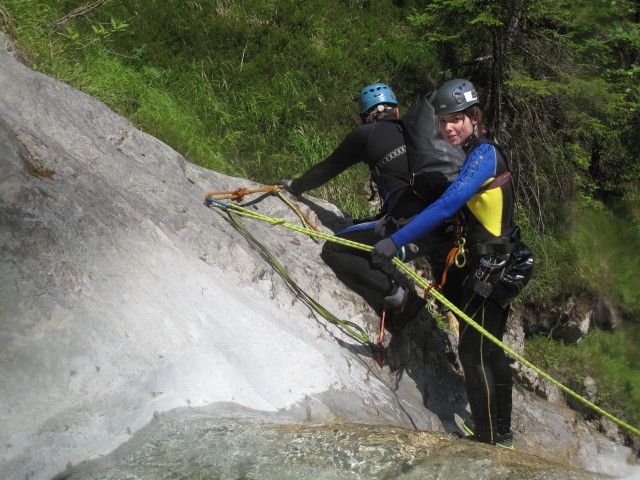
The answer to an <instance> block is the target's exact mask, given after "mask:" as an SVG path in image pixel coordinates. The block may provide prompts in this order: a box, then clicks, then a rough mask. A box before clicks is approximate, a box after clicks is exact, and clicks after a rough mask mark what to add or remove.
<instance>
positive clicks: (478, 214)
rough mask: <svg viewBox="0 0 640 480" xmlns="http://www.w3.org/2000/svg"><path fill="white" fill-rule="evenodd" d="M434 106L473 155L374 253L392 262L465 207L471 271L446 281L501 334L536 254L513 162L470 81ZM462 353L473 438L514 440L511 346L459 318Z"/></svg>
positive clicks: (478, 318) (462, 305)
mask: <svg viewBox="0 0 640 480" xmlns="http://www.w3.org/2000/svg"><path fill="white" fill-rule="evenodd" d="M433 106H434V109H435V112H436V113H437V114H438V122H439V130H440V133H441V134H442V136H443V137H444V138H445V140H447V141H448V142H449V144H450V145H452V146H454V147H460V148H462V149H463V150H464V152H465V153H466V154H467V160H466V162H465V164H464V166H463V167H462V170H461V171H460V173H459V175H458V178H456V179H455V180H454V182H453V183H452V184H451V185H450V186H449V188H448V189H447V190H446V191H445V192H444V194H442V196H441V197H440V198H439V199H438V200H437V201H435V202H433V203H432V204H431V205H429V206H428V207H427V208H426V209H425V210H424V211H423V212H421V213H420V214H419V215H418V216H417V217H415V218H414V219H413V220H412V221H411V222H410V223H408V224H407V225H405V226H403V227H402V228H400V229H399V230H398V231H397V232H395V233H393V234H391V235H390V237H388V238H385V239H382V240H380V241H379V242H377V243H376V244H375V245H374V250H373V252H372V257H373V259H374V262H379V263H382V264H384V263H385V262H388V261H389V259H391V258H393V256H394V255H396V251H397V250H398V249H399V248H401V247H402V246H403V245H406V244H407V243H409V242H412V241H414V240H415V239H416V238H420V237H421V236H422V235H425V234H427V233H428V232H429V231H431V230H433V229H434V228H437V226H438V225H439V224H441V223H442V222H443V221H445V220H446V219H447V218H451V217H452V216H454V215H455V214H456V212H461V217H462V220H461V226H462V227H463V228H464V239H465V245H466V249H467V255H468V259H467V260H468V261H467V264H466V266H464V267H463V271H464V272H465V275H464V276H458V278H462V280H463V281H462V282H460V281H457V280H455V281H454V280H450V281H449V282H447V284H446V285H445V288H444V291H443V293H444V295H445V297H447V298H448V299H449V300H450V301H451V302H452V303H454V305H456V306H457V307H458V308H459V309H460V310H462V311H463V312H464V313H465V314H466V315H468V316H469V317H470V318H471V319H472V320H474V321H475V322H476V323H477V324H479V325H480V326H482V327H483V328H484V329H485V330H487V331H488V332H489V333H491V334H492V335H493V336H495V337H496V338H498V339H499V340H502V337H503V335H504V332H505V326H506V322H507V317H508V315H509V308H510V303H511V302H512V301H513V299H514V298H515V297H516V296H517V295H518V294H519V293H520V291H521V290H522V289H523V288H524V286H525V285H526V284H527V283H528V281H529V279H530V277H531V274H532V269H533V254H532V253H531V251H530V250H529V249H528V248H527V247H526V245H524V244H523V243H522V242H521V241H520V232H519V229H518V227H517V226H516V225H515V222H514V207H515V196H514V187H513V182H512V178H511V172H510V170H509V165H508V164H507V160H506V158H505V156H504V154H503V152H502V149H501V147H499V146H498V144H497V143H496V142H495V140H494V139H493V138H492V137H491V136H490V135H489V134H488V133H487V132H485V131H483V130H480V127H479V125H480V121H481V111H480V108H479V105H478V95H477V93H476V91H475V89H474V87H473V85H472V84H471V82H469V81H468V80H464V79H455V80H451V81H449V82H446V83H445V84H444V85H442V86H441V87H440V88H439V89H438V91H437V95H436V97H435V99H434V101H433ZM461 263H462V262H461ZM458 353H459V357H460V362H461V364H462V367H463V369H464V374H465V384H466V389H467V396H468V399H469V405H470V408H471V414H472V419H471V421H470V422H468V423H467V428H466V429H467V431H472V432H473V434H472V436H471V437H470V438H471V439H473V440H478V441H480V442H485V443H490V444H494V445H495V444H498V445H501V446H505V447H508V448H512V447H513V434H512V431H511V408H512V407H511V402H512V400H511V397H512V380H511V368H510V365H509V362H508V359H507V357H506V355H505V353H504V351H503V350H502V349H501V348H499V347H498V346H497V345H495V344H494V343H493V342H491V341H490V340H488V339H487V338H485V337H484V335H482V334H481V333H480V332H479V331H478V330H476V329H475V328H473V327H472V326H471V325H470V324H469V323H468V322H465V321H464V319H460V337H459V346H458Z"/></svg>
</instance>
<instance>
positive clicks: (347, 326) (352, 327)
mask: <svg viewBox="0 0 640 480" xmlns="http://www.w3.org/2000/svg"><path fill="white" fill-rule="evenodd" d="M225 211H226V213H227V215H228V216H229V218H230V219H231V221H232V222H233V223H234V225H235V226H236V227H237V228H238V229H240V230H241V231H242V233H243V234H244V235H245V236H246V237H247V239H249V241H251V242H252V243H253V244H254V245H255V246H257V247H258V248H259V249H260V250H261V251H262V252H263V253H264V254H265V255H266V256H267V258H268V259H269V261H270V262H271V263H272V264H273V266H274V267H275V268H276V269H277V270H278V272H279V273H280V275H282V277H283V278H284V279H285V280H286V281H287V282H288V283H289V284H290V285H291V286H292V288H293V289H294V290H295V291H296V292H297V293H298V295H300V296H301V297H302V298H303V300H304V301H305V302H306V303H307V304H308V305H310V306H311V308H313V309H314V310H315V311H316V312H318V313H319V314H320V315H322V316H323V317H324V318H326V319H327V320H328V321H329V322H331V323H333V324H334V325H337V326H339V327H340V328H342V329H343V330H345V331H346V332H347V333H348V334H350V335H351V336H352V337H354V338H355V339H356V340H358V341H360V342H362V343H364V344H366V345H370V346H373V343H372V342H371V340H370V339H369V337H368V335H367V334H366V332H365V331H364V330H363V329H362V328H361V327H360V326H359V325H358V324H356V323H353V322H350V321H348V320H341V319H339V318H338V317H336V316H335V315H333V314H332V313H331V312H329V311H328V310H327V309H326V308H324V307H323V306H322V305H320V304H319V303H318V302H316V301H315V300H314V299H313V298H311V297H310V296H309V295H308V294H307V293H306V292H305V291H304V290H302V288H300V286H299V285H298V284H297V283H295V282H294V281H293V279H292V278H291V276H290V275H289V273H288V272H287V271H286V269H285V268H284V267H283V266H282V264H281V263H280V262H279V261H278V259H277V258H276V257H275V256H274V255H273V254H272V253H271V252H270V251H269V250H268V249H267V248H266V247H265V246H264V245H263V244H262V243H260V242H259V241H258V240H257V239H256V238H255V237H254V236H253V235H252V234H251V233H250V232H249V230H247V228H246V227H245V226H244V225H243V224H242V222H240V221H239V220H238V219H237V218H236V217H235V215H233V213H232V212H231V211H229V209H225ZM279 220H283V221H284V219H279ZM278 224H281V222H276V223H275V225H278Z"/></svg>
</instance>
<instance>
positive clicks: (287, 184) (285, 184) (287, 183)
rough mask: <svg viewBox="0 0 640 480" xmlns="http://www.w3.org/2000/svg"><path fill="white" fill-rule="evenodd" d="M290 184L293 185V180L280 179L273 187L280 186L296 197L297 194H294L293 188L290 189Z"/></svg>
mask: <svg viewBox="0 0 640 480" xmlns="http://www.w3.org/2000/svg"><path fill="white" fill-rule="evenodd" d="M291 183H293V180H287V179H282V180H278V181H277V182H276V183H274V185H282V186H283V187H284V188H285V189H286V190H287V191H288V192H289V193H291V194H293V195H295V196H296V197H297V196H298V192H296V191H295V190H294V189H293V187H291Z"/></svg>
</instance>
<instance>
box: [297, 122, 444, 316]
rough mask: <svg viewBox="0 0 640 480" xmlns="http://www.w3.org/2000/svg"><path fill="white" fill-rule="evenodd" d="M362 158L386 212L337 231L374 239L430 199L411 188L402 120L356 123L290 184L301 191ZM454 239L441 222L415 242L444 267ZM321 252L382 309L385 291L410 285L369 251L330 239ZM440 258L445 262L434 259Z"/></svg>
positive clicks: (345, 279) (367, 240)
mask: <svg viewBox="0 0 640 480" xmlns="http://www.w3.org/2000/svg"><path fill="white" fill-rule="evenodd" d="M358 162H363V163H365V164H366V165H367V166H368V167H369V169H370V170H371V172H372V177H373V180H374V181H375V183H376V185H377V188H378V193H379V195H380V197H381V199H382V202H383V208H382V212H381V213H382V215H385V214H388V216H386V217H384V218H383V219H382V220H379V221H372V222H366V223H359V224H356V225H353V226H352V227H349V228H347V229H345V230H343V231H341V232H339V233H337V234H336V235H337V236H340V237H342V238H345V239H348V240H352V241H355V242H358V243H363V244H367V245H373V244H375V243H376V242H377V241H378V240H380V239H381V238H383V237H385V236H388V235H390V234H391V233H393V232H394V231H395V230H396V229H397V228H398V222H399V221H402V219H408V218H411V217H413V216H415V215H417V214H418V213H419V212H421V211H422V210H423V209H424V208H425V207H426V206H427V204H428V203H427V201H428V200H425V199H424V198H420V197H419V196H418V195H416V194H415V193H414V191H413V190H412V188H411V185H410V182H409V165H408V159H407V154H406V146H405V137H404V133H403V125H402V122H401V121H400V120H398V119H395V118H394V119H390V118H387V119H383V120H381V121H379V122H375V123H369V124H366V125H362V126H360V127H357V128H356V129H354V130H353V131H352V132H351V133H350V134H349V135H348V136H347V137H346V138H345V139H344V140H343V141H342V143H341V144H340V145H339V146H338V147H337V148H336V149H335V150H334V152H333V153H332V154H331V155H330V156H329V157H328V158H327V159H326V160H324V161H322V162H320V163H318V164H317V165H315V166H313V167H312V168H310V169H309V170H307V171H306V172H305V173H304V174H303V175H302V176H301V177H299V178H297V179H295V180H293V182H292V184H291V187H292V189H293V191H295V192H296V193H298V194H301V193H303V192H306V191H307V190H312V189H314V188H317V187H319V186H321V185H323V184H324V183H326V182H328V181H329V180H331V179H332V178H334V177H336V176H337V175H339V174H340V173H342V172H343V171H345V170H346V169H347V168H349V167H351V166H353V165H355V164H357V163H358ZM446 186H448V183H447V184H443V185H437V186H435V187H434V188H433V189H428V188H427V189H426V190H430V191H438V192H440V191H444V189H445V188H446ZM436 198H437V197H436ZM382 215H381V217H382ZM450 241H451V235H450V234H448V233H446V232H445V231H444V228H441V229H437V230H435V231H434V232H433V233H431V234H430V235H429V236H428V237H426V238H424V239H420V240H419V241H416V242H414V243H415V244H420V247H421V248H422V252H421V253H422V254H427V258H428V259H429V261H430V263H432V267H433V268H434V269H441V268H442V266H443V265H444V261H443V259H444V255H443V254H442V252H443V251H445V250H447V249H448V248H449V245H450ZM321 256H322V259H323V260H324V261H325V263H326V264H327V265H328V266H329V267H331V269H332V270H333V271H334V272H335V274H336V276H337V277H338V278H339V279H340V280H341V281H342V282H343V283H344V284H346V285H347V286H348V287H349V288H351V289H352V290H354V291H355V292H356V293H358V294H359V295H361V296H362V297H363V298H364V299H365V300H366V301H367V303H369V305H370V306H371V307H372V308H373V309H374V310H375V311H376V312H377V313H378V314H381V313H382V303H383V299H384V297H385V296H387V295H389V294H391V293H392V291H393V290H394V289H395V288H396V286H397V285H400V286H407V285H411V282H410V280H409V279H407V278H406V277H405V276H404V275H402V274H399V273H398V272H396V271H395V270H394V272H385V271H384V267H380V266H378V265H373V264H372V262H371V255H370V253H369V252H365V251H362V250H359V249H355V248H352V247H348V246H344V245H341V244H338V243H335V242H326V243H325V245H324V247H323V250H322V254H321ZM441 260H442V261H441ZM436 262H439V263H441V264H442V265H440V266H438V265H434V263H436Z"/></svg>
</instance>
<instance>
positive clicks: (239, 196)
mask: <svg viewBox="0 0 640 480" xmlns="http://www.w3.org/2000/svg"><path fill="white" fill-rule="evenodd" d="M248 193H251V191H250V190H249V189H248V188H236V189H235V190H234V191H233V194H232V195H231V200H233V201H235V202H238V203H240V202H242V201H243V200H244V197H245V195H247V194H248Z"/></svg>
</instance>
